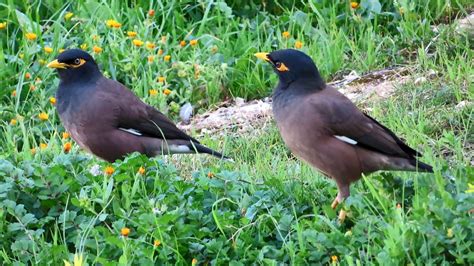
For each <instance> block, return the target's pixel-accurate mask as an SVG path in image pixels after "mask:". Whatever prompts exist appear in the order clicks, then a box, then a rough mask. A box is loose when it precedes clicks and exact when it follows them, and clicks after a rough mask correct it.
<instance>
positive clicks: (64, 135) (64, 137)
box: [62, 132, 70, 139]
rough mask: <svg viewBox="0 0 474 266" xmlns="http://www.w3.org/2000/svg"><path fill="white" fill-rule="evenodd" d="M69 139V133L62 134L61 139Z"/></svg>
mask: <svg viewBox="0 0 474 266" xmlns="http://www.w3.org/2000/svg"><path fill="white" fill-rule="evenodd" d="M69 137H70V135H69V132H63V134H62V138H63V139H68V138H69Z"/></svg>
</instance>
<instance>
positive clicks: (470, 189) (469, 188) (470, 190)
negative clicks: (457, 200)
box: [466, 183, 474, 193]
mask: <svg viewBox="0 0 474 266" xmlns="http://www.w3.org/2000/svg"><path fill="white" fill-rule="evenodd" d="M466 193H474V184H469V183H467V190H466Z"/></svg>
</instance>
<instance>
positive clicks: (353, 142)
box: [334, 135, 357, 145]
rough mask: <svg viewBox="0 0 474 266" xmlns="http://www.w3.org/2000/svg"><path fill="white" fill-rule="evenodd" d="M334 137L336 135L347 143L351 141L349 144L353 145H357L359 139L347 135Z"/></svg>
mask: <svg viewBox="0 0 474 266" xmlns="http://www.w3.org/2000/svg"><path fill="white" fill-rule="evenodd" d="M334 137H336V138H337V139H338V140H342V141H344V142H346V143H349V144H352V145H356V144H357V141H355V140H353V139H351V138H348V137H346V136H338V135H334Z"/></svg>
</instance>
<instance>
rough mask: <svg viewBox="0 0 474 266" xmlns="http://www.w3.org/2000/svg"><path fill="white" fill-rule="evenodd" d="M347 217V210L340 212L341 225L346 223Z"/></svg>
mask: <svg viewBox="0 0 474 266" xmlns="http://www.w3.org/2000/svg"><path fill="white" fill-rule="evenodd" d="M346 215H347V212H346V211H345V210H340V211H339V216H338V219H339V222H340V223H343V222H344V220H345V219H346Z"/></svg>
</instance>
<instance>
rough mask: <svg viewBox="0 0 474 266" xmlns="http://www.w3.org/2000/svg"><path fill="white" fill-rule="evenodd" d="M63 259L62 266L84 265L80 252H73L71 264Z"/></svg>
mask: <svg viewBox="0 0 474 266" xmlns="http://www.w3.org/2000/svg"><path fill="white" fill-rule="evenodd" d="M63 261H64V266H83V265H84V256H83V255H82V253H81V254H79V255H78V254H74V262H73V264H71V263H70V262H69V261H67V260H63Z"/></svg>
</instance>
